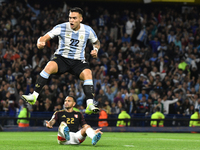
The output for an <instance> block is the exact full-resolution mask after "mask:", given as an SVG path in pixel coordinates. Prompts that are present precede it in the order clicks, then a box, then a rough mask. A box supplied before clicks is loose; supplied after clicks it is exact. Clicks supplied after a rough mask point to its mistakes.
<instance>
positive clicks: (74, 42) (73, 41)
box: [69, 39, 79, 46]
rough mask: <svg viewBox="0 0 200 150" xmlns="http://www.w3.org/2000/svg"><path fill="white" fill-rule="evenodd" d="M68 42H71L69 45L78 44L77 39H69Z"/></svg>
mask: <svg viewBox="0 0 200 150" xmlns="http://www.w3.org/2000/svg"><path fill="white" fill-rule="evenodd" d="M70 42H71V43H70V44H69V45H71V46H78V43H79V40H75V39H71V40H70Z"/></svg>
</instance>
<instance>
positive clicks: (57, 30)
mask: <svg viewBox="0 0 200 150" xmlns="http://www.w3.org/2000/svg"><path fill="white" fill-rule="evenodd" d="M60 33H61V26H60V25H57V26H55V27H54V28H53V29H52V30H51V31H49V32H47V34H48V35H49V36H50V37H51V38H54V37H55V36H58V35H60Z"/></svg>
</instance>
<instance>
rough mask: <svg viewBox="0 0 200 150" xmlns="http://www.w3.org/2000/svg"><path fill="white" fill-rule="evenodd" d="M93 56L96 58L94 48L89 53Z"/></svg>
mask: <svg viewBox="0 0 200 150" xmlns="http://www.w3.org/2000/svg"><path fill="white" fill-rule="evenodd" d="M90 54H91V55H92V57H93V58H97V51H96V50H92V51H91V53H90Z"/></svg>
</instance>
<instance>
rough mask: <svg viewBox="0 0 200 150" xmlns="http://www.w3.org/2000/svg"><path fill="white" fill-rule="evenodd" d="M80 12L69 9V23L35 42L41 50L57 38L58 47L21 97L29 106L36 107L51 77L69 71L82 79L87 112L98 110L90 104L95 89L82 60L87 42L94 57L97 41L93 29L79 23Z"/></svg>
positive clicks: (86, 65) (63, 24) (55, 28)
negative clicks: (29, 90) (27, 92)
mask: <svg viewBox="0 0 200 150" xmlns="http://www.w3.org/2000/svg"><path fill="white" fill-rule="evenodd" d="M82 15H83V10H82V9H81V8H77V7H75V8H72V9H71V10H70V13H69V22H65V23H62V24H59V25H57V26H55V27H54V28H53V29H52V30H51V31H49V32H48V33H46V34H45V35H44V36H42V37H40V38H39V39H38V41H37V47H38V49H43V48H44V46H45V44H46V42H47V41H49V40H51V39H52V38H54V37H56V36H58V38H59V46H58V49H57V50H56V52H55V53H54V55H55V56H54V58H53V59H52V60H51V61H49V62H48V63H47V65H46V66H45V68H44V69H43V70H42V71H41V73H40V75H39V77H38V79H37V81H36V84H35V91H34V92H33V93H32V94H30V95H22V98H23V99H24V100H25V101H26V102H28V103H30V104H32V105H33V104H35V102H36V99H37V98H38V96H39V93H40V91H41V90H42V88H43V86H44V85H45V84H46V83H47V80H48V78H49V76H50V75H51V74H63V73H65V72H69V73H71V74H74V75H76V76H77V77H78V78H79V79H81V80H83V81H84V83H83V90H84V93H85V96H86V99H87V102H86V103H87V107H86V111H85V112H86V113H87V114H92V113H96V112H98V111H99V109H98V108H97V107H95V106H94V104H93V98H94V86H93V80H92V72H91V70H90V68H89V65H88V63H87V62H86V61H85V46H86V43H87V40H88V39H90V41H91V42H92V43H93V50H92V51H91V53H90V54H91V55H92V57H93V58H97V53H98V49H99V48H100V42H99V40H98V38H97V36H96V34H95V32H94V30H93V29H92V28H91V27H89V26H87V25H84V24H82V23H81V22H82V20H83V17H82Z"/></svg>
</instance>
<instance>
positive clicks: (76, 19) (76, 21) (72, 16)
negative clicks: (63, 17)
mask: <svg viewBox="0 0 200 150" xmlns="http://www.w3.org/2000/svg"><path fill="white" fill-rule="evenodd" d="M82 20H83V17H82V15H81V14H79V13H78V12H70V13H69V23H70V27H71V29H72V30H75V31H77V30H79V29H80V22H81V21H82Z"/></svg>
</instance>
